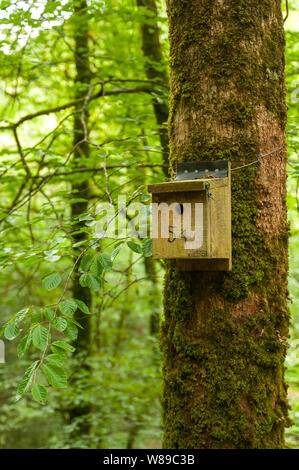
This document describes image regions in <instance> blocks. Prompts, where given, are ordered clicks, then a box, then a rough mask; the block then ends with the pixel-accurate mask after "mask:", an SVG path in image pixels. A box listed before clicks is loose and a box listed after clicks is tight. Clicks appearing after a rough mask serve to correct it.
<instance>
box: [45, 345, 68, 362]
mask: <svg viewBox="0 0 299 470" xmlns="http://www.w3.org/2000/svg"><path fill="white" fill-rule="evenodd" d="M51 350H52V351H53V354H54V355H55V356H59V357H60V358H61V361H65V360H66V359H67V355H66V352H65V351H64V350H63V349H60V348H57V347H56V346H51ZM50 355H51V354H50ZM48 357H49V356H48Z"/></svg>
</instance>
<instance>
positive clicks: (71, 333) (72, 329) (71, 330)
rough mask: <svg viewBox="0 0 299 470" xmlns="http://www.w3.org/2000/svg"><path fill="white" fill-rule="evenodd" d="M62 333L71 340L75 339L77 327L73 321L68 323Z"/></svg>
mask: <svg viewBox="0 0 299 470" xmlns="http://www.w3.org/2000/svg"><path fill="white" fill-rule="evenodd" d="M64 334H65V336H66V337H67V338H68V339H70V340H71V341H75V340H76V339H77V337H78V328H77V327H76V325H74V324H73V323H69V324H68V325H67V328H66V329H65V331H64Z"/></svg>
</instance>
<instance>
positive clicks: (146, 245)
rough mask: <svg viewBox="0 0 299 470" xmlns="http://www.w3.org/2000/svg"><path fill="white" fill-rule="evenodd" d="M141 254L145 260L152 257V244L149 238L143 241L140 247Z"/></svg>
mask: <svg viewBox="0 0 299 470" xmlns="http://www.w3.org/2000/svg"><path fill="white" fill-rule="evenodd" d="M142 250H143V254H144V256H145V257H146V258H149V257H150V256H152V255H153V242H152V240H151V238H148V239H147V240H144V242H143V245H142Z"/></svg>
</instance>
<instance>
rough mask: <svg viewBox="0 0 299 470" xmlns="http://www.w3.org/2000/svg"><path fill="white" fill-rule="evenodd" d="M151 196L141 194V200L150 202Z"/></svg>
mask: <svg viewBox="0 0 299 470" xmlns="http://www.w3.org/2000/svg"><path fill="white" fill-rule="evenodd" d="M150 198H151V197H150V196H149V195H148V194H141V196H140V202H148V201H149V200H150Z"/></svg>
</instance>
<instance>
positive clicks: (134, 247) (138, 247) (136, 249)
mask: <svg viewBox="0 0 299 470" xmlns="http://www.w3.org/2000/svg"><path fill="white" fill-rule="evenodd" d="M127 245H128V247H129V248H130V249H131V250H132V251H134V252H135V253H139V254H141V253H142V246H141V245H137V243H135V242H127Z"/></svg>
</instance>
